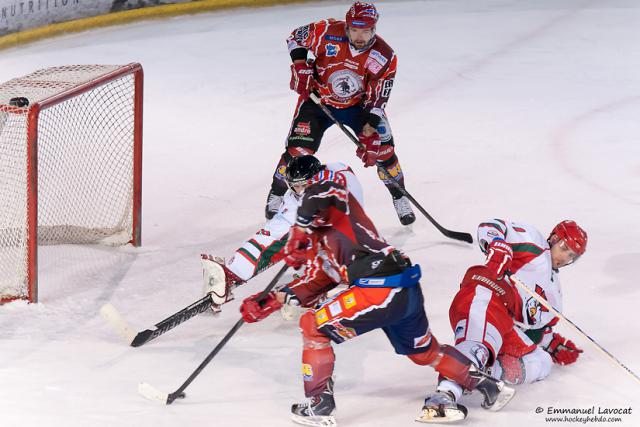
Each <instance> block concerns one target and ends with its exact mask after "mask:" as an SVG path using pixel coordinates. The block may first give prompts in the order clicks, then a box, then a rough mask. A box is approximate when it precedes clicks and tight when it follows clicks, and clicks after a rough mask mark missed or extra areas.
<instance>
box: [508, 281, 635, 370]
mask: <svg viewBox="0 0 640 427" xmlns="http://www.w3.org/2000/svg"><path fill="white" fill-rule="evenodd" d="M509 278H510V279H511V280H512V281H513V283H515V284H516V286H517V287H518V288H520V289H522V290H523V291H525V292H526V293H527V294H529V295H530V296H531V297H532V298H533V299H535V300H536V301H538V302H539V303H540V305H542V306H543V307H545V308H546V309H547V310H549V311H550V312H551V313H553V315H554V316H556V317H559V318H560V319H562V320H564V321H565V322H567V323H568V324H569V325H571V326H573V328H574V329H575V330H576V331H578V333H579V334H581V335H582V336H584V337H586V338H587V339H588V340H589V341H590V342H591V344H593V345H594V347H595V348H597V349H598V350H599V351H600V352H601V353H602V354H604V355H605V356H606V357H607V358H608V359H609V360H610V361H611V362H613V363H614V364H615V365H617V366H619V367H621V368H622V369H624V370H625V371H626V372H627V374H629V375H631V377H633V378H634V379H635V380H636V381H637V382H638V383H640V377H638V375H637V374H636V373H634V372H633V371H632V370H631V369H629V368H627V367H626V366H625V365H624V364H623V363H622V362H620V361H619V360H618V359H617V358H616V357H615V356H614V355H613V354H611V353H609V352H608V351H607V350H606V349H605V348H604V347H602V346H601V345H600V344H598V343H597V342H596V341H595V340H594V339H593V338H591V337H590V336H589V335H587V334H586V333H585V332H584V331H583V330H582V329H580V327H578V325H576V324H575V323H573V322H572V321H571V320H569V319H568V318H567V317H565V316H564V315H563V314H562V313H560V312H559V311H558V310H556V309H555V308H554V307H553V306H552V305H551V304H549V302H548V301H547V300H546V299H544V298H543V297H541V296H540V295H538V294H536V293H535V292H533V291H532V290H531V289H529V288H528V287H527V285H525V284H524V283H522V282H521V281H520V280H519V279H518V278H517V277H515V276H513V275H512V276H509Z"/></svg>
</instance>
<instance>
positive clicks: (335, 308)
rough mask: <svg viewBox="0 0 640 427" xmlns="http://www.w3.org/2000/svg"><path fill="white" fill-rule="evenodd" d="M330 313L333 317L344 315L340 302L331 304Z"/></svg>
mask: <svg viewBox="0 0 640 427" xmlns="http://www.w3.org/2000/svg"><path fill="white" fill-rule="evenodd" d="M329 313H331V316H333V317H335V316H337V315H338V314H340V313H342V306H341V305H340V301H336V302H332V303H331V304H329Z"/></svg>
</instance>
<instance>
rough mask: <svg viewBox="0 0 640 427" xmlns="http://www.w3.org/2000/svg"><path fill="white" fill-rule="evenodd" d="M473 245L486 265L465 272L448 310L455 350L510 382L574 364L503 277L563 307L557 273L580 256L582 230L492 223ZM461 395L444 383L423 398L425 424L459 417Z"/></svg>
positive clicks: (573, 351)
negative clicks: (544, 231) (545, 230)
mask: <svg viewBox="0 0 640 427" xmlns="http://www.w3.org/2000/svg"><path fill="white" fill-rule="evenodd" d="M478 242H479V244H480V247H481V249H482V250H483V252H484V253H485V254H486V261H485V265H478V266H474V267H471V268H469V269H468V270H467V272H466V274H465V276H464V278H463V280H462V283H461V284H460V290H459V291H458V293H457V294H456V296H455V297H454V299H453V301H452V303H451V307H450V310H449V320H450V323H451V328H452V329H453V330H454V333H455V340H456V348H457V349H458V350H460V351H461V352H462V353H464V354H465V355H466V356H467V357H469V358H470V359H471V360H472V362H473V364H474V365H475V366H476V367H478V368H479V369H488V371H489V372H490V373H491V375H492V376H493V377H494V378H496V379H500V380H502V381H504V382H506V383H508V384H523V383H532V382H535V381H540V380H542V379H544V378H546V376H547V375H548V374H549V372H550V370H551V366H552V364H553V363H554V362H555V363H557V364H560V365H566V364H570V363H573V362H575V361H576V360H577V358H578V356H579V354H580V353H581V352H582V350H580V349H579V348H578V347H577V346H576V345H575V344H574V343H573V342H572V341H570V340H567V339H565V338H564V337H562V336H561V335H560V334H558V333H553V331H552V328H553V326H554V325H555V324H556V323H557V321H558V319H557V318H555V317H554V316H553V315H552V314H551V313H550V312H549V311H548V310H546V309H545V308H544V307H543V306H541V305H540V304H539V303H538V302H537V301H536V300H535V299H533V298H531V297H530V295H529V294H528V293H526V292H525V291H522V290H520V289H518V288H517V287H516V286H515V285H514V284H513V283H512V281H511V279H510V277H509V275H508V274H507V273H509V274H514V275H515V277H518V278H519V280H521V281H522V282H524V283H525V284H526V285H527V286H529V287H530V288H531V289H532V290H534V291H535V292H536V293H538V294H540V296H542V297H544V298H545V299H546V300H547V301H548V302H549V303H551V305H552V306H554V307H555V308H557V309H559V310H561V309H562V299H561V298H562V294H561V292H560V282H559V278H558V269H559V268H561V267H564V266H566V265H569V264H571V263H573V262H575V261H576V260H577V259H578V258H579V257H580V256H581V255H582V254H584V252H585V250H586V247H587V234H586V233H585V232H584V230H582V228H580V227H579V226H578V225H577V224H576V223H575V222H574V221H562V222H561V223H559V224H558V225H556V226H555V227H554V229H553V231H552V232H551V234H550V235H549V237H548V238H547V239H545V238H544V237H543V236H542V234H540V232H539V231H538V230H536V229H535V228H534V227H533V226H531V225H526V224H519V223H514V222H510V221H505V220H500V219H495V220H489V221H485V222H483V223H482V224H480V226H479V228H478ZM462 393H463V387H461V386H460V384H457V383H456V382H455V381H451V380H450V379H444V378H443V379H442V380H441V381H440V382H439V384H438V389H437V392H436V393H434V394H432V395H430V396H429V397H427V399H426V400H425V406H424V408H423V414H422V418H423V421H425V422H443V421H452V420H455V419H461V418H464V414H463V413H461V412H460V407H461V405H460V404H459V403H457V402H458V400H459V399H460V397H461V395H462Z"/></svg>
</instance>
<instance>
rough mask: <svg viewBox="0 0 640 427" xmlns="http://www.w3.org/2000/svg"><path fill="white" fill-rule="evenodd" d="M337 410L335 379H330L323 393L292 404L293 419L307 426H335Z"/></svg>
mask: <svg viewBox="0 0 640 427" xmlns="http://www.w3.org/2000/svg"><path fill="white" fill-rule="evenodd" d="M335 411H336V402H335V400H334V399H333V381H331V380H330V381H329V383H328V384H327V390H325V391H324V392H322V393H321V394H319V395H317V396H313V397H312V398H310V399H309V401H308V402H305V403H295V404H293V405H291V420H292V421H293V422H295V423H298V424H302V425H305V426H319V427H335V426H337V424H336V420H335V418H334V416H333V415H334V414H335Z"/></svg>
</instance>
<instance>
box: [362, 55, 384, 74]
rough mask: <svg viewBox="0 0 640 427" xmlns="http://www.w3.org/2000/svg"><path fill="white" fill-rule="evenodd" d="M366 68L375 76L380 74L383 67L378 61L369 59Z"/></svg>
mask: <svg viewBox="0 0 640 427" xmlns="http://www.w3.org/2000/svg"><path fill="white" fill-rule="evenodd" d="M364 68H366V69H367V70H369V71H371V72H372V73H373V74H378V73H379V72H380V70H382V65H380V63H379V62H378V61H376V60H373V59H371V58H367V62H365V63H364Z"/></svg>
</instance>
